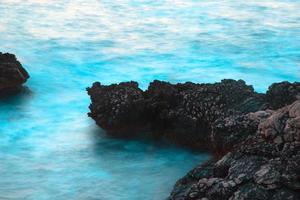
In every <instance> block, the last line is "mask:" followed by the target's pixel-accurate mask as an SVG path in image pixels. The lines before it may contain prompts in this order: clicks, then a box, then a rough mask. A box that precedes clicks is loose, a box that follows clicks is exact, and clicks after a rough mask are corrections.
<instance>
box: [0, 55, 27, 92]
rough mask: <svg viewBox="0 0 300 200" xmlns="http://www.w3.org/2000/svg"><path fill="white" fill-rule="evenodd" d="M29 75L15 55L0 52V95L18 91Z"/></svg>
mask: <svg viewBox="0 0 300 200" xmlns="http://www.w3.org/2000/svg"><path fill="white" fill-rule="evenodd" d="M28 78H29V75H28V73H27V71H26V70H25V69H24V68H23V67H22V65H21V63H20V62H19V61H18V60H17V59H16V57H15V55H13V54H9V53H4V54H3V53H1V52H0V93H6V92H10V91H14V90H18V89H19V88H20V87H21V86H22V84H23V83H25V82H26V81H27V79H28Z"/></svg>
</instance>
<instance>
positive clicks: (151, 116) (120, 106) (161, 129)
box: [87, 80, 265, 148]
mask: <svg viewBox="0 0 300 200" xmlns="http://www.w3.org/2000/svg"><path fill="white" fill-rule="evenodd" d="M87 90H88V94H89V95H90V96H91V100H92V104H91V105H90V110H91V112H90V113H89V116H90V117H92V118H93V119H94V120H95V121H96V123H97V124H98V125H99V126H100V127H102V128H104V129H106V130H107V131H108V132H110V133H112V134H120V133H121V134H125V133H135V132H137V130H139V131H141V130H144V131H145V130H148V131H150V132H151V133H152V134H153V135H155V136H157V137H161V138H166V139H168V140H171V141H173V142H175V143H180V144H183V145H188V146H190V147H191V146H193V147H195V148H200V147H201V148H206V147H207V146H206V145H207V144H208V143H207V141H208V140H210V139H209V138H210V137H209V133H210V132H211V125H212V124H213V123H214V122H215V120H217V119H219V118H221V117H224V118H225V117H226V116H231V115H232V114H233V113H236V114H238V113H240V114H241V113H248V112H250V111H257V110H259V109H261V108H263V107H264V106H265V97H264V95H262V94H258V93H256V92H254V89H253V88H252V86H248V85H246V84H245V82H244V81H242V80H239V81H234V80H223V81H222V82H220V83H215V84H194V83H185V84H175V85H174V84H170V83H168V82H162V81H154V82H152V83H150V85H149V88H148V90H146V91H145V92H143V91H142V90H141V89H139V88H138V84H137V83H136V82H127V83H120V84H113V85H110V86H103V85H101V84H100V83H94V84H93V86H92V87H91V88H88V89H87Z"/></svg>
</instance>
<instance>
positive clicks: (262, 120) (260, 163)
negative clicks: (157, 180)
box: [87, 80, 300, 200]
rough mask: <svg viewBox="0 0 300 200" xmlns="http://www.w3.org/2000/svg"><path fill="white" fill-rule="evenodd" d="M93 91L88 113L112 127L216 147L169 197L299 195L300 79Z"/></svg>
mask: <svg viewBox="0 0 300 200" xmlns="http://www.w3.org/2000/svg"><path fill="white" fill-rule="evenodd" d="M87 90H88V93H89V95H90V96H91V100H92V103H91V105H90V110H91V112H90V113H89V115H90V116H91V117H92V118H93V119H94V120H95V121H96V123H97V124H98V125H99V126H100V127H102V128H104V129H106V130H107V131H108V132H110V133H111V134H119V135H120V134H121V135H124V134H125V133H126V134H129V133H136V132H138V133H142V134H143V133H145V132H150V133H151V134H152V135H154V136H155V137H159V138H163V139H168V140H169V141H172V142H174V143H179V144H183V145H187V146H189V147H193V148H197V149H203V148H207V149H210V150H212V152H213V153H214V155H215V156H214V159H213V160H210V161H209V162H207V163H205V164H203V165H200V166H198V167H196V168H195V169H193V170H192V171H190V172H189V173H188V174H187V175H186V176H185V177H183V178H182V179H180V180H179V181H178V182H177V183H176V185H175V186H174V189H173V191H172V193H171V194H170V197H169V199H168V200H194V199H195V200H226V199H229V200H240V199H243V200H248V199H249V200H250V199H251V200H252V199H259V200H271V199H272V200H273V199H275V200H279V199H291V200H296V199H300V196H299V192H300V153H299V152H300V151H299V150H300V100H298V99H299V95H300V91H299V83H297V82H295V83H288V82H282V83H278V84H273V85H272V86H270V88H269V90H268V91H267V93H266V94H265V95H264V94H258V93H256V92H255V91H254V90H253V88H252V87H251V86H248V85H246V84H245V82H244V81H241V80H239V81H234V80H223V81H221V82H219V83H214V84H194V83H184V84H170V83H168V82H162V81H154V82H152V83H150V85H149V87H148V89H147V90H146V91H142V90H141V89H139V88H138V84H137V83H136V82H127V83H120V84H113V85H110V86H103V85H101V84H100V83H94V84H93V86H92V87H91V88H88V89H87ZM293 102H294V103H293ZM288 104H291V105H288ZM283 106H285V107H283ZM280 107H283V108H281V109H278V108H280ZM276 109H278V110H276Z"/></svg>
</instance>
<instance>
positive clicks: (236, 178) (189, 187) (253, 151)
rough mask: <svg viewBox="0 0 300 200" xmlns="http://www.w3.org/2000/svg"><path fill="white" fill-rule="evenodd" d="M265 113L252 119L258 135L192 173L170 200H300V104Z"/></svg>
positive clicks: (179, 182) (172, 194) (180, 181)
mask: <svg viewBox="0 0 300 200" xmlns="http://www.w3.org/2000/svg"><path fill="white" fill-rule="evenodd" d="M263 115H264V117H263V118H261V113H256V114H255V115H254V116H252V117H254V118H256V119H254V120H255V121H260V122H259V125H258V128H257V131H256V134H255V135H251V136H249V137H248V138H247V139H245V140H244V141H243V142H241V143H240V144H239V145H238V146H236V147H235V148H234V150H233V151H232V152H230V153H227V154H226V155H225V156H224V157H222V158H221V159H220V160H218V161H217V162H214V161H211V162H210V163H209V164H208V165H207V164H206V165H203V166H199V167H197V168H195V169H194V170H192V171H191V172H190V173H188V174H187V175H186V176H185V177H184V178H182V179H181V180H179V181H178V182H177V183H176V185H175V187H174V190H173V192H172V193H171V195H170V197H169V200H192V199H202V200H205V199H206V200H207V199H209V200H225V199H230V200H238V199H245V200H248V199H249V200H253V199H260V200H264V199H266V200H269V199H270V200H271V199H272V200H273V199H276V200H279V199H291V200H296V199H300V101H296V102H294V103H293V104H291V105H289V106H286V107H284V108H282V109H279V110H277V111H274V112H268V113H264V114H263ZM265 116H268V117H265ZM257 118H259V119H257Z"/></svg>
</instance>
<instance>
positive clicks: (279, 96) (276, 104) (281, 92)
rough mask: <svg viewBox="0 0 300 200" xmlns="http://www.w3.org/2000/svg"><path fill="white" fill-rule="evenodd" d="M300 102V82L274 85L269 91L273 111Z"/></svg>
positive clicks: (268, 95) (268, 96) (268, 99)
mask: <svg viewBox="0 0 300 200" xmlns="http://www.w3.org/2000/svg"><path fill="white" fill-rule="evenodd" d="M296 100H300V82H294V83H290V82H287V81H284V82H281V83H274V84H272V85H271V86H270V87H269V90H268V91H267V101H268V103H269V107H270V108H271V109H278V108H281V107H283V106H286V105H289V104H291V103H293V102H294V101H296Z"/></svg>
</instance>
